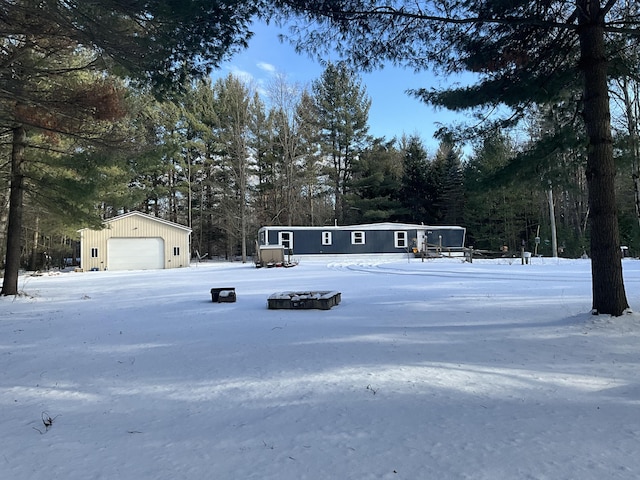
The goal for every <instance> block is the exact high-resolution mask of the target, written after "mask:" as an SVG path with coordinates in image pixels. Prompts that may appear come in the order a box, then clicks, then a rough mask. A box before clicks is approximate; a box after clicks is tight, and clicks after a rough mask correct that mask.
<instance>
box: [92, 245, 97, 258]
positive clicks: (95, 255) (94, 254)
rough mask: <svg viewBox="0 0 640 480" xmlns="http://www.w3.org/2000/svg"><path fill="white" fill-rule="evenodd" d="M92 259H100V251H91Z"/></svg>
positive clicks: (95, 249)
mask: <svg viewBox="0 0 640 480" xmlns="http://www.w3.org/2000/svg"><path fill="white" fill-rule="evenodd" d="M91 258H98V249H97V248H95V247H93V248H92V249H91Z"/></svg>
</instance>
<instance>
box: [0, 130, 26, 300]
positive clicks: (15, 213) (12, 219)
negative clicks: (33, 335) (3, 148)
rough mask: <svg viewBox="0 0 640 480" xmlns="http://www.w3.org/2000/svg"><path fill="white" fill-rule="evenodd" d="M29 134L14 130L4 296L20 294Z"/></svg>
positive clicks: (3, 286) (3, 284)
mask: <svg viewBox="0 0 640 480" xmlns="http://www.w3.org/2000/svg"><path fill="white" fill-rule="evenodd" d="M26 141H27V133H26V131H25V129H24V127H23V126H22V125H20V126H18V127H15V128H14V129H13V139H12V150H11V192H10V194H9V221H8V224H7V254H6V260H5V272H4V280H3V282H2V292H1V293H2V295H17V294H18V271H19V270H20V252H21V248H22V245H21V244H20V239H21V237H22V213H23V210H24V205H23V199H24V149H25V143H26Z"/></svg>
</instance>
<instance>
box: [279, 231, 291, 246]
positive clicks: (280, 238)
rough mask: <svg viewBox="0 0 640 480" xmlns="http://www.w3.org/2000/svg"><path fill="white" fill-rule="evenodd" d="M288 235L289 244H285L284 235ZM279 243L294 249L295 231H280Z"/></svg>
mask: <svg viewBox="0 0 640 480" xmlns="http://www.w3.org/2000/svg"><path fill="white" fill-rule="evenodd" d="M285 234H286V235H288V236H289V239H288V240H285V241H286V242H287V243H288V245H285V244H284V243H283V241H282V237H283V235H285ZM278 245H281V246H282V247H284V248H287V249H289V250H293V232H278Z"/></svg>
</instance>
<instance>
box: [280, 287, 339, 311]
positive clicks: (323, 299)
mask: <svg viewBox="0 0 640 480" xmlns="http://www.w3.org/2000/svg"><path fill="white" fill-rule="evenodd" d="M340 300H341V298H340V292H330V291H329V292H280V293H274V294H273V295H271V296H270V297H269V299H268V306H269V309H271V310H276V309H310V308H317V309H320V310H329V309H330V308H331V307H333V306H334V305H338V304H339V303H340Z"/></svg>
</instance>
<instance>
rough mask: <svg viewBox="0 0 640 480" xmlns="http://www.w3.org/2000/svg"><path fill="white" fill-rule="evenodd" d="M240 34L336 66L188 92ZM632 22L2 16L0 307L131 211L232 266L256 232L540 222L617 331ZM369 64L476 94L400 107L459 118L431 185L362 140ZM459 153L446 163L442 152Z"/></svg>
mask: <svg viewBox="0 0 640 480" xmlns="http://www.w3.org/2000/svg"><path fill="white" fill-rule="evenodd" d="M257 15H260V16H262V17H263V18H266V19H277V21H288V22H290V23H289V25H291V29H290V35H289V40H290V41H292V42H294V43H296V46H297V48H298V49H299V50H303V51H307V52H310V53H312V54H318V55H322V54H323V53H326V52H327V51H334V52H338V54H340V55H342V58H343V59H344V60H343V61H342V62H340V63H337V64H336V65H330V67H331V69H329V68H328V69H327V71H325V72H324V74H323V77H322V78H320V79H318V81H317V82H314V84H313V85H312V86H311V88H310V89H308V91H307V90H306V89H299V88H298V87H295V88H293V90H298V92H295V91H292V89H291V86H287V85H284V84H283V85H281V86H280V87H281V88H280V90H281V91H280V95H278V92H277V90H278V87H277V86H275V87H274V92H272V93H273V95H271V96H270V97H269V99H270V100H269V105H267V106H265V105H262V106H261V102H263V101H264V100H263V98H261V97H260V96H259V95H256V93H255V92H252V91H251V89H250V88H249V87H248V86H246V85H243V84H242V82H239V81H238V79H234V78H229V79H227V80H226V81H223V82H221V83H220V84H218V83H217V82H216V84H214V85H210V86H207V85H206V81H205V82H204V84H203V83H201V82H202V79H203V78H206V77H207V75H208V74H209V73H210V71H211V69H213V68H216V67H217V66H218V65H219V63H220V61H222V60H223V59H225V58H228V57H229V56H230V55H231V54H232V53H233V52H234V51H237V50H238V49H241V48H244V47H245V46H246V45H247V40H248V38H250V36H251V31H250V25H251V22H252V21H253V20H254V19H255V18H256V16H257ZM637 19H638V6H637V4H636V2H629V1H627V0H608V1H606V2H602V1H598V0H553V1H548V2H497V3H496V2H471V3H469V2H467V3H464V2H463V3H460V2H455V1H452V2H449V1H448V0H445V1H438V2H432V1H429V0H425V1H424V2H415V3H412V4H405V3H404V2H397V1H395V0H385V1H383V0H340V1H337V2H333V1H332V2H308V1H306V0H278V1H275V2H261V1H249V0H219V1H216V2H211V1H209V0H191V1H184V2H175V1H172V0H158V1H154V2H142V1H140V2H139V1H132V2H126V3H123V2H119V1H115V0H100V1H98V0H86V1H84V2H81V3H77V2H75V3H74V2H64V1H60V0H18V1H12V2H5V3H4V4H3V5H2V6H1V8H0V38H1V40H2V43H1V49H0V86H1V87H2V88H0V125H1V126H2V127H3V128H2V129H0V134H1V135H2V138H3V140H4V143H3V148H4V149H5V151H4V155H3V158H5V159H6V162H5V163H3V164H2V169H1V171H2V172H3V175H4V176H3V178H4V180H5V183H4V184H5V185H6V188H5V189H4V190H3V194H2V195H1V196H0V200H1V201H2V203H3V208H2V214H1V217H0V224H2V225H3V226H6V228H3V229H2V235H4V238H3V239H2V240H3V241H2V244H3V245H6V247H5V256H4V257H5V276H4V282H3V288H2V293H3V294H5V295H11V294H16V293H17V272H18V269H19V267H20V265H21V263H23V262H24V261H25V259H27V258H29V257H31V259H32V260H31V261H33V258H35V254H34V252H37V248H36V247H35V245H36V244H38V245H39V247H38V248H40V246H41V245H42V242H43V241H47V240H46V238H47V236H48V237H49V239H51V238H52V237H53V235H47V234H46V233H45V232H54V231H56V232H57V231H58V230H61V228H60V226H61V225H67V226H68V228H71V225H73V221H76V222H78V223H83V224H85V225H86V224H93V225H99V224H100V220H101V219H102V218H104V217H106V216H110V215H113V214H116V213H117V212H121V211H124V210H126V209H129V208H141V209H143V210H146V211H151V212H154V213H155V214H157V215H162V216H165V217H168V218H169V219H174V220H178V219H186V223H187V224H190V225H192V226H194V232H196V235H195V236H194V238H196V237H197V241H196V242H195V243H194V245H197V246H198V250H199V249H200V248H202V249H203V250H205V249H206V250H209V249H210V247H211V250H214V251H221V250H222V247H224V254H225V255H227V256H228V255H231V254H233V253H237V251H238V248H239V249H240V255H241V256H243V257H245V256H246V255H247V252H248V250H250V235H251V234H250V231H251V228H252V226H253V225H252V223H253V222H255V225H259V224H261V223H282V224H290V223H298V222H304V223H313V224H319V223H320V222H326V221H327V217H332V219H333V220H334V221H338V222H344V221H367V220H369V219H371V220H373V219H384V218H387V219H389V220H392V221H393V220H398V221H400V220H402V219H408V220H409V219H412V218H416V217H414V216H412V215H413V214H418V213H419V214H421V215H423V217H424V218H420V219H418V220H419V221H425V222H428V223H436V222H438V221H446V220H449V219H461V221H460V222H455V223H466V225H465V226H467V227H468V229H469V234H470V240H471V241H472V242H473V243H474V246H477V247H484V246H485V245H486V247H487V249H492V248H494V245H495V244H497V243H501V244H503V246H504V245H506V246H507V247H510V246H511V245H514V248H515V245H522V242H525V244H526V243H527V242H530V241H531V240H530V239H531V236H532V235H534V233H533V231H534V230H535V237H534V238H538V237H541V238H546V237H547V235H546V233H545V228H546V227H545V225H546V224H550V225H551V226H552V227H551V230H552V231H554V232H557V233H558V235H557V237H558V240H559V241H560V246H558V245H554V246H553V247H552V248H554V250H555V248H564V249H565V251H567V252H570V253H571V254H576V253H579V251H580V250H584V251H586V253H587V254H589V255H590V256H591V258H592V280H593V296H594V299H593V300H594V301H593V311H594V312H600V313H611V314H614V315H620V314H621V313H622V312H623V311H624V310H625V309H626V308H627V307H628V304H627V301H626V294H625V292H624V285H623V281H622V266H621V261H620V259H621V255H620V243H621V239H623V240H626V239H628V240H629V241H628V242H625V243H629V244H630V245H632V246H634V248H635V245H634V243H633V242H634V241H635V235H636V234H635V230H636V226H637V218H638V215H637V212H636V215H635V217H634V216H633V215H627V213H626V212H627V210H625V208H626V206H627V205H629V204H631V203H633V205H634V209H636V206H637V205H639V204H640V202H639V201H638V198H639V197H640V195H639V194H638V183H639V181H638V178H639V176H638V175H637V152H638V147H637V145H638V141H637V132H636V130H637V127H636V126H634V125H637V110H636V104H637V100H636V98H637V95H636V94H637V87H636V84H635V82H636V81H637V79H638V62H637V59H638V55H637V42H636V41H635V39H636V38H637V36H638V35H639V34H640V31H639V30H638V20H637ZM385 62H393V63H396V64H399V65H404V66H407V67H410V68H413V69H416V70H424V69H427V68H431V69H434V70H436V71H439V72H441V73H444V74H448V73H458V72H463V71H467V72H473V73H474V74H475V75H476V78H477V82H476V83H475V84H472V85H469V86H456V85H452V86H445V87H444V88H441V89H434V90H428V89H416V90H414V91H412V92H411V93H412V94H413V95H414V96H415V97H416V98H418V99H419V100H422V101H425V102H428V103H430V104H432V105H435V106H440V107H444V108H449V109H454V110H470V111H473V112H474V113H475V114H476V115H477V117H476V118H477V119H478V121H477V122H475V123H472V124H470V125H462V126H455V127H454V128H448V129H443V130H442V131H441V132H440V135H439V139H440V141H441V145H440V148H439V150H438V152H436V155H435V157H432V158H428V159H427V164H428V168H421V167H419V166H418V167H417V168H416V165H412V162H413V161H414V160H415V159H414V158H412V156H414V157H416V158H420V157H421V155H422V154H421V153H420V152H419V150H420V148H416V147H417V145H415V144H416V142H415V141H413V140H415V139H413V140H412V139H411V137H409V138H400V139H372V138H370V137H369V136H368V135H367V124H366V120H367V119H366V117H367V110H368V104H369V102H370V100H369V99H368V98H367V96H366V92H365V91H364V90H363V89H362V88H361V86H360V85H359V80H358V77H357V76H355V74H354V73H353V72H354V71H355V69H364V70H367V69H372V68H376V67H378V66H380V65H383V64H384V63H385ZM341 78H346V79H347V80H348V82H347V83H348V85H346V86H345V85H344V84H342V83H340V81H339V79H341ZM332 79H333V80H332ZM202 85H204V87H203V86H202ZM348 88H352V89H353V91H352V95H350V96H346V97H345V98H340V97H339V94H340V92H341V91H342V90H345V89H348ZM336 89H337V90H336ZM209 96H210V97H212V98H211V99H210V100H208V98H207V97H209ZM612 100H614V101H616V102H619V104H620V108H619V109H614V111H613V112H614V115H613V116H612V113H611V112H612V105H613V101H612ZM616 106H617V105H616ZM307 107H310V108H307ZM198 109H201V111H200V110H198ZM495 112H497V114H496V113H495ZM618 112H619V113H620V114H619V115H617V113H618ZM319 120H320V121H319ZM342 121H344V123H340V122H342ZM625 127H626V128H625ZM470 139H473V142H474V143H473V152H472V153H471V154H469V155H468V156H467V158H465V161H464V162H460V151H459V150H458V147H456V144H460V142H461V141H463V140H464V141H466V142H468V141H470ZM417 143H419V142H417ZM501 155H503V156H504V157H503V158H502V157H501ZM441 157H442V158H444V160H440V158H441ZM456 157H457V159H456ZM394 158H395V159H396V160H395V161H394V160H393V159H394ZM625 162H626V163H625ZM620 171H622V172H623V173H624V175H616V174H617V173H618V172H620ZM425 172H426V173H425ZM629 177H630V179H631V180H630V182H628V181H627V180H628V179H629ZM420 185H422V186H423V187H424V185H429V188H425V190H426V191H420V188H419V187H420ZM629 185H630V187H629ZM629 192H631V193H629ZM411 195H414V196H415V197H414V198H416V200H415V201H413V202H407V201H406V199H407V198H409V197H410V196H411ZM626 199H631V200H630V202H626V201H625V200H626ZM425 202H426V203H425ZM545 203H546V205H545ZM554 207H555V209H554ZM634 209H629V211H631V210H634ZM220 211H222V212H224V214H220V213H219V212H220ZM547 211H548V212H549V213H545V212H547ZM545 215H549V218H548V222H545V221H543V220H544V216H545ZM630 218H633V220H632V221H631V220H629V219H630ZM70 219H73V220H70ZM555 220H557V224H556V221H555ZM78 226H79V225H78ZM538 228H540V230H538ZM56 235H60V234H59V233H56ZM72 236H73V233H72V232H70V231H67V232H65V234H64V235H62V236H61V238H64V239H65V240H64V242H66V241H68V240H67V239H68V238H70V237H72ZM552 236H553V238H554V239H555V238H556V235H552ZM587 241H588V246H587V245H586V242H587ZM61 242H62V240H61ZM56 243H58V242H56ZM50 244H51V241H50V240H49V244H47V246H49V245H50ZM29 245H31V247H29ZM536 245H538V244H536ZM51 246H52V245H51ZM537 248H541V249H543V248H545V242H542V243H541V244H540V245H538V247H537Z"/></svg>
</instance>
